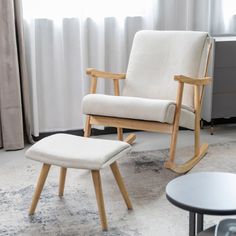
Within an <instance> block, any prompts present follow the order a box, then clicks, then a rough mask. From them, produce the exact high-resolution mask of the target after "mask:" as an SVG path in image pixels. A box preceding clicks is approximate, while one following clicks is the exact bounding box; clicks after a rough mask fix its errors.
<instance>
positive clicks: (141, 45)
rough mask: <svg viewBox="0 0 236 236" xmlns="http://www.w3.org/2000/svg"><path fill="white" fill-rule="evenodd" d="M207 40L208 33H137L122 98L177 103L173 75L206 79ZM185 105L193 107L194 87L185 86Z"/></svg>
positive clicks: (145, 31) (148, 31)
mask: <svg viewBox="0 0 236 236" xmlns="http://www.w3.org/2000/svg"><path fill="white" fill-rule="evenodd" d="M207 38H208V35H207V33H206V32H196V31H151V30H144V31H139V32H138V33H136V35H135V37H134V41H133V45H132V50H131V53H130V59H129V64H128V69H127V76H126V79H125V81H124V85H123V90H122V95H123V96H131V97H143V98H153V99H166V100H175V99H176V95H177V87H178V83H177V82H176V81H174V75H185V76H190V77H195V78H196V77H199V76H203V74H202V73H203V72H202V71H203V70H202V67H203V65H202V64H204V63H205V62H206V58H205V57H206V55H207V54H206V53H204V50H205V48H206V43H207ZM203 55H205V56H203ZM202 61H203V62H202ZM200 71H201V72H200ZM182 102H183V104H184V105H186V106H189V107H193V106H194V89H193V86H189V85H188V86H185V89H184V96H183V101H182Z"/></svg>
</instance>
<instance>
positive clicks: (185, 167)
mask: <svg viewBox="0 0 236 236" xmlns="http://www.w3.org/2000/svg"><path fill="white" fill-rule="evenodd" d="M207 149H208V144H207V143H204V144H202V145H201V147H200V151H199V154H198V155H197V156H194V157H193V158H191V159H190V160H188V161H187V162H185V163H183V164H181V165H176V164H175V163H173V162H168V163H165V167H166V168H168V169H171V170H172V171H174V172H176V173H179V174H183V173H186V172H188V171H189V170H191V169H192V168H193V167H194V166H195V165H196V164H197V163H198V162H199V161H200V160H201V159H202V158H203V157H204V156H205V155H206V152H207Z"/></svg>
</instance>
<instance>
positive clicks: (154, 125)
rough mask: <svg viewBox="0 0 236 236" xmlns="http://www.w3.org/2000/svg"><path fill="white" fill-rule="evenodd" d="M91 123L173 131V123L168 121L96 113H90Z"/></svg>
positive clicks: (154, 130) (164, 131)
mask: <svg viewBox="0 0 236 236" xmlns="http://www.w3.org/2000/svg"><path fill="white" fill-rule="evenodd" d="M90 124H93V125H105V126H111V127H121V128H128V129H137V130H145V131H152V132H161V133H168V134H170V133H171V132H172V127H173V125H170V124H166V123H159V122H156V121H143V120H134V119H125V118H117V117H107V116H95V115H90Z"/></svg>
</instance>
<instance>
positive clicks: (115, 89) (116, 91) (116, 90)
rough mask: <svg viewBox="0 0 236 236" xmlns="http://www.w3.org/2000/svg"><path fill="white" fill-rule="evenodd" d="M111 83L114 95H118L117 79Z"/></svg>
mask: <svg viewBox="0 0 236 236" xmlns="http://www.w3.org/2000/svg"><path fill="white" fill-rule="evenodd" d="M113 85H114V94H115V96H119V95H120V88H119V80H113Z"/></svg>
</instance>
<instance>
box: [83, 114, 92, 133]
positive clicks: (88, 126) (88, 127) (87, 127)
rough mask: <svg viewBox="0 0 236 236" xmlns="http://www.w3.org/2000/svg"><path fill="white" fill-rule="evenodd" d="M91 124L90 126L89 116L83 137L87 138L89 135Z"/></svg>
mask: <svg viewBox="0 0 236 236" xmlns="http://www.w3.org/2000/svg"><path fill="white" fill-rule="evenodd" d="M91 127H92V126H91V124H90V116H89V115H87V117H86V123H85V128H84V137H89V136H90V135H91Z"/></svg>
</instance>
